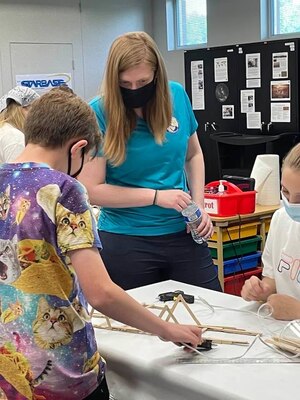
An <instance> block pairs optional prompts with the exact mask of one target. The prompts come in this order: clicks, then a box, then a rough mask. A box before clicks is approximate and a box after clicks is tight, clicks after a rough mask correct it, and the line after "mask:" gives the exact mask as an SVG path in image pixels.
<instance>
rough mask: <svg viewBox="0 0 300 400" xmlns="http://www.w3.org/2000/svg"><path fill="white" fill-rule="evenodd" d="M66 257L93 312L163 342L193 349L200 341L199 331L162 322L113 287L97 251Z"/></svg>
mask: <svg viewBox="0 0 300 400" xmlns="http://www.w3.org/2000/svg"><path fill="white" fill-rule="evenodd" d="M69 256H70V258H71V262H72V265H73V267H74V269H75V272H76V274H77V277H78V280H79V284H80V286H81V288H82V290H83V293H84V295H85V297H86V299H87V301H88V303H89V304H90V305H91V306H92V307H93V308H95V309H96V310H98V311H100V312H102V313H103V314H105V315H106V316H108V317H111V318H113V319H115V320H117V321H120V322H122V323H124V324H127V325H130V326H133V327H136V328H138V329H141V330H143V331H145V332H149V333H152V334H154V335H157V336H159V337H161V338H163V339H165V340H170V341H172V342H181V343H191V344H192V345H193V346H196V345H197V344H199V342H200V341H201V329H200V328H198V327H196V326H189V325H178V324H173V323H169V322H165V321H163V320H162V319H160V318H159V317H157V316H156V315H155V314H153V313H152V312H151V311H149V310H147V309H146V308H144V307H143V306H142V305H140V304H139V303H138V302H136V301H135V300H134V299H133V298H132V297H130V296H129V295H128V294H127V293H126V292H125V291H124V290H123V289H121V288H120V287H119V286H117V285H116V284H114V283H113V282H112V280H111V279H110V277H109V275H108V273H107V271H106V269H105V266H104V264H103V261H102V259H101V257H100V255H99V252H98V249H96V248H86V249H79V250H74V251H71V252H70V253H69ZM120 262H122V261H121V260H120Z"/></svg>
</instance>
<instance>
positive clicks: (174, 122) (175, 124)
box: [167, 117, 179, 133]
mask: <svg viewBox="0 0 300 400" xmlns="http://www.w3.org/2000/svg"><path fill="white" fill-rule="evenodd" d="M178 127H179V125H178V121H177V119H176V118H175V117H172V119H171V125H170V126H169V127H168V128H167V131H168V132H170V133H176V132H177V131H178Z"/></svg>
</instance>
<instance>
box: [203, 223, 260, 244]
mask: <svg viewBox="0 0 300 400" xmlns="http://www.w3.org/2000/svg"><path fill="white" fill-rule="evenodd" d="M258 225H259V223H258V222H251V223H249V224H243V225H240V226H239V225H234V226H230V227H228V228H225V227H224V228H222V238H223V242H229V241H231V240H238V239H243V238H246V237H250V236H255V235H257V230H258ZM210 240H212V241H214V242H216V241H217V234H216V232H215V233H214V234H213V235H212V237H211V238H210Z"/></svg>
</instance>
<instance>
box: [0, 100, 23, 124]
mask: <svg viewBox="0 0 300 400" xmlns="http://www.w3.org/2000/svg"><path fill="white" fill-rule="evenodd" d="M25 118H26V117H25V114H24V112H23V110H22V106H20V104H18V103H16V102H15V101H14V100H11V101H10V103H9V104H8V106H7V107H6V108H5V109H4V110H3V111H2V112H1V113H0V127H1V126H3V125H4V124H5V123H8V124H10V125H12V126H13V127H15V128H17V129H19V130H20V131H22V132H23V130H24V123H25Z"/></svg>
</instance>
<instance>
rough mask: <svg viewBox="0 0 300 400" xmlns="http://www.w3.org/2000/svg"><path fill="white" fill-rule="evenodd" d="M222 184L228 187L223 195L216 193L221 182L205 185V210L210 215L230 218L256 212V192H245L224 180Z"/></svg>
mask: <svg viewBox="0 0 300 400" xmlns="http://www.w3.org/2000/svg"><path fill="white" fill-rule="evenodd" d="M222 183H223V185H224V186H225V187H226V190H225V191H224V192H222V193H214V192H215V191H217V189H218V187H219V185H220V181H214V182H210V183H208V184H207V185H205V193H204V208H205V211H206V212H207V213H208V214H210V215H212V216H215V217H230V216H232V215H238V214H251V213H253V212H254V210H255V194H256V192H255V190H251V191H249V192H243V191H242V190H241V189H240V188H238V187H237V186H236V185H234V184H233V183H231V182H228V181H225V180H222ZM210 192H211V193H210Z"/></svg>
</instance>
